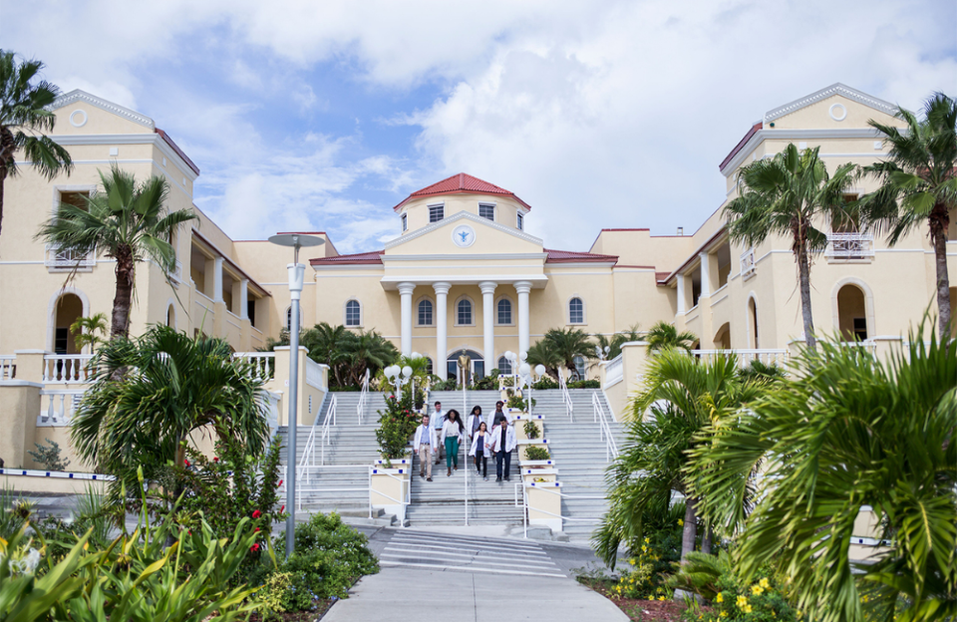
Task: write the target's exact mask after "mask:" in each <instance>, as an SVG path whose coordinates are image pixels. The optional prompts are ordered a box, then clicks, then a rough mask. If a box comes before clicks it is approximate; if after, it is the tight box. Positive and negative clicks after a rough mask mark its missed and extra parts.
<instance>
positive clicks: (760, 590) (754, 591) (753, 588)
mask: <svg viewBox="0 0 957 622" xmlns="http://www.w3.org/2000/svg"><path fill="white" fill-rule="evenodd" d="M763 592H764V588H763V587H761V586H760V585H752V586H751V593H752V594H754V595H755V596H760V595H761V594H762V593H763Z"/></svg>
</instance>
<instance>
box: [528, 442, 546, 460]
mask: <svg viewBox="0 0 957 622" xmlns="http://www.w3.org/2000/svg"><path fill="white" fill-rule="evenodd" d="M525 456H526V457H527V458H528V459H529V460H548V459H549V458H551V454H549V453H548V450H547V449H545V448H544V447H542V446H541V445H529V446H528V447H526V448H525Z"/></svg>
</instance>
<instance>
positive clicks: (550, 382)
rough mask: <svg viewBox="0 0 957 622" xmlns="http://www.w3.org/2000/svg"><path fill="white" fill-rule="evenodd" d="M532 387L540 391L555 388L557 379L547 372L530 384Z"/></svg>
mask: <svg viewBox="0 0 957 622" xmlns="http://www.w3.org/2000/svg"><path fill="white" fill-rule="evenodd" d="M532 388H533V389H535V390H536V391H542V390H546V389H557V388H558V381H557V380H555V379H554V378H552V377H551V376H549V375H548V374H545V375H543V376H542V377H541V378H539V379H538V382H535V383H533V384H532Z"/></svg>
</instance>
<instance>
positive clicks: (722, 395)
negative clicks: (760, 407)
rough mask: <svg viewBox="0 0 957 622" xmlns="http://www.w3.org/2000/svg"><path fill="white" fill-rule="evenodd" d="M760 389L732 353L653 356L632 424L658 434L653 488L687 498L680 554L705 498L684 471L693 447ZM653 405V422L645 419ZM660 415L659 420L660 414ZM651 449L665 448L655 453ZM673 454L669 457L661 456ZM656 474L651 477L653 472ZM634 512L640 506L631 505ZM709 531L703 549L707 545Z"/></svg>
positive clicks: (690, 540)
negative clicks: (705, 357)
mask: <svg viewBox="0 0 957 622" xmlns="http://www.w3.org/2000/svg"><path fill="white" fill-rule="evenodd" d="M763 390H764V387H763V386H762V385H759V384H755V383H748V382H743V381H742V380H741V378H740V375H739V371H738V365H737V359H736V357H735V356H734V355H731V356H724V355H718V356H716V357H714V358H712V359H711V360H709V361H706V362H703V361H699V360H698V359H696V358H692V357H690V356H687V355H686V354H685V353H684V352H682V351H681V350H680V349H678V348H666V349H664V350H662V351H661V352H660V353H659V354H658V355H657V356H655V357H654V358H653V359H651V361H650V363H649V365H648V370H647V372H646V374H645V385H644V389H643V391H642V392H641V393H640V394H639V395H638V396H637V397H636V398H635V402H634V412H633V418H634V421H635V423H633V424H632V425H633V427H634V428H635V430H636V433H641V434H646V432H645V431H644V430H643V426H648V425H651V426H657V427H660V428H661V433H660V435H659V437H658V438H657V439H656V442H657V443H659V444H660V445H661V447H660V448H658V449H656V450H654V451H652V452H650V453H649V455H650V456H651V458H652V460H653V461H655V460H657V461H658V462H660V464H659V466H657V467H654V466H652V467H651V468H653V470H652V471H648V472H649V473H651V474H655V473H659V474H661V475H660V476H659V479H660V481H659V482H658V483H657V486H659V487H660V486H664V485H667V486H669V487H670V488H669V490H677V491H678V492H680V493H681V494H683V495H684V496H685V518H684V533H683V534H682V544H681V557H682V559H684V557H685V556H686V555H687V554H688V553H689V552H691V551H693V550H694V545H695V538H696V537H697V524H698V518H699V511H698V506H699V504H700V503H701V502H702V501H703V500H702V499H701V498H700V496H699V495H695V494H694V493H693V489H692V477H693V475H692V473H691V472H689V471H688V470H687V467H688V466H689V464H690V463H691V456H692V453H693V451H694V449H695V448H696V447H697V446H699V445H701V444H702V443H706V442H707V441H708V440H709V438H710V437H709V436H708V435H707V434H705V431H706V430H708V428H709V426H710V425H711V424H712V423H713V422H714V421H716V420H717V419H718V418H719V417H720V416H721V415H723V414H724V413H727V412H733V411H735V410H737V409H738V408H740V407H741V405H743V404H745V403H747V402H749V401H751V400H753V399H755V398H756V397H757V396H758V395H759V394H760V393H761V392H762V391H763ZM648 409H651V413H652V414H653V415H654V420H653V421H644V414H645V412H646V411H647V410H648ZM659 416H660V417H663V418H662V422H661V423H658V417H659ZM655 452H665V453H664V454H661V455H660V456H659V455H655ZM663 456H664V457H667V456H671V457H670V458H668V459H664V457H663ZM653 476H654V475H653ZM634 510H635V511H636V513H639V514H640V512H641V510H642V508H641V507H636V508H634ZM709 534H710V532H708V534H706V537H705V538H704V541H705V543H706V546H705V548H706V549H707V548H710V537H709Z"/></svg>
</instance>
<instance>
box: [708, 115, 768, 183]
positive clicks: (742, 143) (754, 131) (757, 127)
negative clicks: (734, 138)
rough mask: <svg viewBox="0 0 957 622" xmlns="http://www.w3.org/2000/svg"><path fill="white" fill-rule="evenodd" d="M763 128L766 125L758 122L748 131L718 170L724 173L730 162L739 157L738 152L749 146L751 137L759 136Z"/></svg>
mask: <svg viewBox="0 0 957 622" xmlns="http://www.w3.org/2000/svg"><path fill="white" fill-rule="evenodd" d="M762 127H764V123H762V122H761V121H758V122H757V123H755V124H754V125H752V126H751V129H750V130H748V133H747V134H745V135H744V138H742V139H741V140H739V141H738V144H737V145H735V146H734V149H732V150H731V153H729V154H728V155H727V156H725V158H724V159H723V160H721V164H719V165H718V170H719V171H723V170H724V167H726V166H727V165H728V162H730V161H731V160H732V159H734V156H736V155H738V152H739V151H741V149H743V148H744V146H745V145H746V144H748V141H749V140H751V137H752V136H754V135H755V134H757V133H758V130H760V129H761V128H762Z"/></svg>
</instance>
